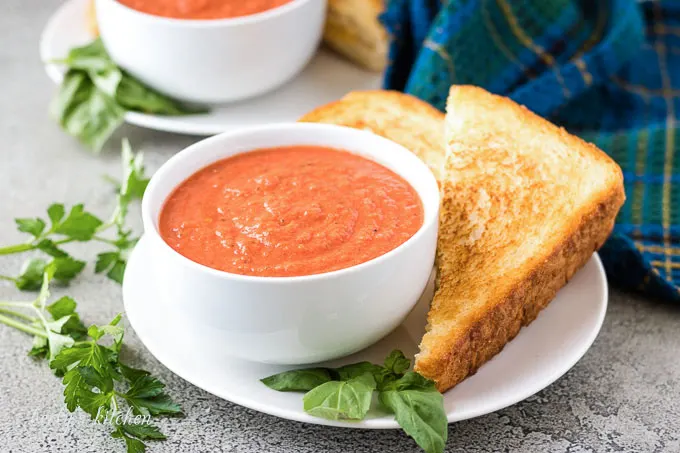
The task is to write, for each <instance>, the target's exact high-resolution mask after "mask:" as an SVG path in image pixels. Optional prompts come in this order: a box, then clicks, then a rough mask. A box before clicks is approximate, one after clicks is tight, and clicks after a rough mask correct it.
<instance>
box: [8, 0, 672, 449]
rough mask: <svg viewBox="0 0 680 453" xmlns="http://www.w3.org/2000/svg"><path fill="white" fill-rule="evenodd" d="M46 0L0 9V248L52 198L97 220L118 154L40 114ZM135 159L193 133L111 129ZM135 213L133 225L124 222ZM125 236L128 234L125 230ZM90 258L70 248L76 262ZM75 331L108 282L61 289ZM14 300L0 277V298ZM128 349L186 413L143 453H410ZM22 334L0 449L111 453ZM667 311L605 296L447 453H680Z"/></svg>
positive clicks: (152, 163)
mask: <svg viewBox="0 0 680 453" xmlns="http://www.w3.org/2000/svg"><path fill="white" fill-rule="evenodd" d="M59 3H60V2H59V1H56V0H40V1H37V0H33V1H26V0H3V1H2V6H0V43H2V47H1V48H0V87H2V90H1V92H2V102H0V137H1V138H2V146H1V147H0V193H2V197H1V198H0V243H2V244H6V243H13V242H16V241H18V240H19V239H20V236H19V234H18V233H17V232H16V231H15V228H14V223H13V221H12V219H13V218H14V217H28V216H34V215H37V214H39V213H41V212H44V209H45V207H46V206H47V205H48V204H49V203H51V202H53V201H63V202H66V203H69V204H70V203H76V202H84V203H85V204H86V205H87V206H88V207H89V208H90V209H91V210H93V211H94V212H96V213H99V214H101V215H106V213H108V212H109V210H110V209H111V203H112V197H111V192H110V188H109V186H107V185H106V184H104V183H103V182H102V178H101V177H102V175H105V174H111V175H117V174H118V169H119V157H118V152H117V146H115V145H111V147H110V148H108V149H106V150H105V151H104V152H103V154H102V155H101V156H93V155H90V154H88V153H87V152H85V151H84V150H83V149H82V148H81V147H80V146H79V145H78V144H77V143H76V142H75V141H74V140H72V139H71V138H69V137H67V136H66V135H65V134H63V133H62V132H61V131H60V130H59V128H58V127H57V125H56V124H54V123H53V122H52V121H51V120H50V119H49V118H48V115H47V104H48V102H49V99H50V97H51V96H52V94H53V92H54V86H53V85H52V83H51V82H50V81H49V80H48V79H47V77H46V75H45V73H44V71H43V69H42V65H41V63H40V61H39V56H38V39H39V35H40V32H41V30H42V28H43V26H44V25H45V22H46V21H47V18H48V17H49V15H50V14H51V13H52V12H53V11H54V10H55V9H56V8H57V6H58V5H59ZM122 136H128V137H129V138H130V140H131V141H132V143H133V145H134V146H135V148H137V149H142V150H144V152H145V155H146V159H147V166H148V168H149V170H154V169H155V168H157V167H158V166H159V165H160V164H162V163H163V162H164V161H165V160H166V159H168V158H169V157H170V156H171V155H172V154H173V153H175V152H177V151H178V150H180V149H181V148H183V147H185V146H186V145H188V144H190V143H192V142H193V141H194V140H195V138H193V137H187V136H179V135H171V134H164V133H157V132H152V131H147V130H143V129H139V128H134V127H124V128H123V129H122V130H121V131H119V132H118V133H117V135H116V137H114V140H112V141H111V143H112V144H115V143H119V139H120V138H121V137H122ZM132 217H133V218H136V217H137V216H132ZM135 226H136V228H139V227H140V225H139V223H137V224H136V225H135ZM96 251H97V250H94V249H92V248H91V247H90V246H87V245H82V246H80V247H79V248H76V249H75V253H78V254H79V255H81V256H92V255H93V254H94V253H96ZM20 262H21V258H19V257H2V258H1V259H0V273H2V274H7V273H10V274H12V273H16V271H17V269H18V267H19V266H20ZM64 291H68V294H70V295H72V296H73V297H74V298H75V299H76V300H78V301H79V302H80V310H81V312H82V314H83V317H84V319H85V321H86V322H89V323H102V322H106V321H107V320H109V319H110V318H111V317H112V316H113V315H115V314H116V313H118V312H121V311H122V310H123V306H122V301H121V291H120V287H119V286H117V285H116V284H115V283H112V282H110V281H108V280H106V278H104V277H100V276H95V275H93V273H92V271H91V269H88V270H86V272H85V273H84V275H83V277H81V278H79V280H78V281H77V283H75V284H73V285H72V286H71V287H70V288H68V289H67V290H63V289H59V290H57V291H55V293H56V294H57V295H59V294H63V293H64ZM21 297H22V295H21V294H20V293H19V292H18V291H17V290H15V289H14V288H13V287H12V286H10V285H9V284H7V283H2V282H0V300H8V299H15V300H18V299H19V298H21ZM127 343H128V344H129V348H128V354H129V355H130V356H131V358H132V360H133V361H134V362H135V363H136V364H137V365H139V366H142V367H144V368H147V369H149V370H150V371H152V372H153V373H157V374H158V375H159V376H160V377H161V379H162V380H163V381H164V382H166V383H167V385H168V388H169V391H170V393H171V394H172V395H173V396H174V397H175V398H176V399H177V400H178V401H179V402H180V403H181V404H182V406H183V408H184V411H185V412H186V417H185V418H183V419H167V420H164V421H161V422H160V425H161V427H162V429H163V431H164V432H165V433H166V434H167V435H168V440H167V441H166V442H162V443H150V448H149V451H151V452H208V451H210V452H212V451H215V452H217V451H229V452H232V451H233V452H244V453H248V452H265V451H266V452H310V453H311V452H314V453H318V452H348V451H351V452H379V451H380V452H383V451H384V452H407V451H413V452H416V451H418V449H417V447H416V446H415V444H414V443H413V442H412V441H411V440H410V439H409V438H407V436H406V435H404V434H403V433H401V432H399V431H362V430H347V429H337V428H327V427H320V426H311V425H304V424H301V423H296V422H290V421H287V420H281V419H278V418H275V417H272V416H268V415H263V414H259V413H257V412H254V411H251V410H248V409H244V408H241V407H239V406H235V405H233V404H231V403H228V402H226V401H223V400H220V399H218V398H216V397H213V396H212V395H209V394H208V393H206V392H204V391H202V390H199V389H197V388H196V387H194V386H192V385H190V384H188V383H186V382H184V381H183V380H182V379H180V378H178V377H176V376H174V375H173V374H172V373H170V372H169V371H168V370H166V369H165V368H164V367H163V366H162V365H161V364H160V363H158V362H157V361H156V360H155V359H154V358H153V357H152V356H151V355H150V354H149V353H148V352H147V351H146V350H145V349H144V347H143V346H142V344H141V343H140V342H139V340H138V339H137V338H136V336H135V334H134V332H132V331H131V330H130V332H128V335H127ZM29 347H30V338H28V336H26V335H24V334H22V333H20V332H17V331H14V330H13V329H9V328H6V327H5V326H0V370H1V371H0V376H2V377H1V378H0V439H1V440H0V451H3V452H54V451H61V452H76V451H77V452H112V451H114V452H117V451H121V452H122V451H123V448H122V447H121V446H120V445H119V444H118V442H116V441H112V440H111V439H110V438H109V437H108V433H107V431H106V429H104V427H102V426H99V425H94V424H92V423H91V422H90V421H89V419H88V418H87V416H85V415H84V414H82V413H76V414H70V413H68V412H67V411H66V410H65V407H64V404H63V402H62V396H61V392H62V385H61V383H60V382H59V380H58V379H57V378H55V377H54V376H53V375H52V374H51V373H50V372H49V370H48V369H47V367H46V365H45V364H44V363H41V362H35V361H33V360H31V359H29V358H27V357H26V353H27V351H28V349H29ZM678 351H680V307H672V306H668V305H663V304H659V303H657V302H653V301H650V300H646V299H645V298H644V297H640V296H636V295H628V294H623V293H620V292H618V291H616V290H612V291H611V298H610V304H609V309H608V313H607V317H606V319H605V322H604V327H603V328H602V332H601V333H600V336H599V337H598V339H597V340H596V341H595V344H594V345H593V347H592V348H591V349H590V351H589V352H588V353H587V354H586V355H585V357H584V358H583V359H582V360H581V361H580V362H579V363H578V364H577V365H576V366H575V367H574V368H573V369H572V370H571V371H569V372H568V373H567V374H566V375H565V376H564V377H562V378H561V379H559V380H558V381H557V382H555V383H554V384H553V385H551V386H550V387H548V388H547V389H545V390H543V391H542V392H540V393H538V394H537V395H535V396H533V397H531V398H529V399H527V400H526V401H523V402H521V403H519V404H516V405H514V406H512V407H510V408H507V409H505V410H502V411H499V412H497V413H494V414H491V415H487V416H483V417H479V418H477V419H474V420H469V421H464V422H460V423H455V424H452V425H450V426H449V442H448V447H447V451H451V452H454V451H455V452H497V451H513V452H527V453H529V452H531V453H534V452H573V453H576V452H579V453H585V452H620V451H626V452H680V398H679V397H678V395H679V394H680V360H678Z"/></svg>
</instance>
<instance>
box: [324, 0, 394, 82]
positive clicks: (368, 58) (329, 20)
mask: <svg viewBox="0 0 680 453" xmlns="http://www.w3.org/2000/svg"><path fill="white" fill-rule="evenodd" d="M384 9H385V5H384V1H383V0H329V2H328V12H327V17H326V25H325V28H324V35H323V39H324V42H325V43H326V44H327V45H328V46H329V47H331V48H332V49H333V50H335V51H337V52H339V53H340V54H342V55H344V56H345V57H347V58H349V59H350V60H352V61H353V62H355V63H357V64H359V65H361V66H363V67H364V68H366V69H370V70H372V71H376V72H380V71H382V70H383V69H384V68H385V65H386V64H387V47H388V34H387V31H386V30H385V28H384V27H383V26H382V24H381V23H380V21H379V20H378V16H379V15H380V13H381V12H382V11H383V10H384Z"/></svg>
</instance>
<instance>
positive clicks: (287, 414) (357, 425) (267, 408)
mask: <svg viewBox="0 0 680 453" xmlns="http://www.w3.org/2000/svg"><path fill="white" fill-rule="evenodd" d="M147 242H148V240H145V236H144V235H143V236H142V237H141V238H140V240H139V242H138V243H137V246H136V247H135V248H134V249H133V251H132V253H131V255H130V257H129V262H130V261H132V260H135V259H140V258H139V255H140V254H141V253H142V252H143V251H144V247H145V244H146V243H147ZM591 260H592V261H593V262H594V263H595V266H596V269H597V274H598V280H599V282H600V294H599V297H598V300H599V301H600V302H599V303H600V304H601V308H600V310H599V311H598V313H597V319H596V320H595V326H596V327H595V328H593V329H592V330H591V331H590V333H589V337H588V338H587V339H586V340H585V341H584V342H583V345H584V346H583V348H582V350H581V351H580V352H579V353H578V354H576V355H575V356H574V357H573V358H572V360H569V361H565V362H563V363H564V365H563V366H561V367H560V368H559V369H558V370H556V371H554V372H553V373H551V374H549V375H547V376H546V377H545V378H544V379H542V380H541V381H540V383H538V384H534V385H533V386H531V387H524V391H519V392H516V393H512V394H511V395H510V396H509V397H507V398H498V399H496V400H494V403H493V404H488V405H487V406H480V407H479V408H478V409H476V410H468V411H467V412H466V413H463V414H462V415H463V416H461V413H460V412H457V411H455V410H454V411H451V412H449V413H447V414H446V418H447V423H449V424H450V423H455V422H458V421H463V420H469V419H472V418H476V417H480V416H482V415H487V414H490V413H493V412H496V411H499V410H501V409H504V408H506V407H509V406H512V405H514V404H517V403H518V402H520V401H523V400H525V399H527V398H529V397H530V396H532V395H535V394H536V393H538V392H540V391H541V390H543V389H545V388H547V387H548V386H550V385H551V384H553V383H554V382H555V381H556V380H557V379H559V378H560V377H562V376H564V375H565V374H566V373H567V372H568V371H570V370H571V369H572V368H573V367H574V365H576V363H578V362H579V361H580V360H581V359H582V358H583V356H584V355H585V354H586V353H587V352H588V351H589V350H590V348H591V347H592V345H593V343H594V342H595V339H596V338H597V336H598V335H599V333H600V331H601V330H602V325H603V323H604V319H605V315H606V312H607V306H608V304H609V285H608V282H607V278H606V274H605V271H604V266H603V265H602V261H601V259H600V257H599V255H598V254H597V252H595V253H593V255H592V256H591V258H590V259H589V261H588V262H587V263H589V262H590V261H591ZM133 267H134V266H128V267H127V269H126V274H125V277H127V273H128V270H129V269H132V268H133ZM130 280H131V279H129V278H124V280H123V291H122V292H123V305H124V309H125V313H126V316H127V318H128V321H129V323H130V326H131V327H132V328H133V329H134V331H135V333H136V334H137V337H138V338H139V340H140V342H141V343H142V345H143V346H144V347H145V348H146V349H147V351H149V353H150V354H151V355H152V356H154V357H155V358H156V360H158V361H159V362H160V363H161V364H162V365H163V366H164V367H166V368H167V369H168V370H169V371H170V372H172V373H173V374H175V375H177V376H179V377H180V378H181V379H183V380H185V381H187V382H189V383H190V384H191V385H194V386H196V387H198V388H200V389H202V390H204V391H206V392H208V393H210V394H211V395H214V396H216V397H218V398H221V399H223V400H225V401H229V402H231V403H233V404H237V405H239V406H243V407H246V408H248V409H252V410H255V411H258V412H261V413H264V414H268V415H272V416H275V417H279V418H283V419H287V420H293V421H297V422H302V423H310V424H315V425H325V426H334V427H340V428H349V429H352V428H354V429H399V428H400V426H399V424H398V423H397V421H396V420H395V419H394V418H391V417H381V418H373V419H366V420H361V421H347V420H326V419H323V418H318V417H313V416H311V415H308V414H306V413H304V412H299V411H291V410H289V409H281V408H279V407H278V406H273V405H267V404H264V403H260V402H258V401H253V400H252V399H249V398H242V397H241V396H240V395H238V394H235V393H228V392H227V393H224V392H219V391H215V389H214V388H213V389H211V388H208V387H209V386H204V385H203V384H202V383H200V382H199V381H198V380H197V379H194V378H193V377H187V373H185V372H184V371H183V370H180V371H179V372H178V371H177V370H176V367H172V368H171V367H170V366H168V365H167V364H166V362H167V360H165V358H166V355H165V353H163V352H160V353H159V351H158V350H157V349H156V347H155V345H153V343H154V342H153V340H152V341H149V339H148V337H147V335H146V333H142V334H140V330H139V329H138V328H137V327H136V326H137V321H138V320H139V319H137V318H135V316H133V317H130V316H129V312H130V310H129V307H130V304H131V301H130V297H126V295H127V294H128V292H129V291H130V283H128V284H127V285H126V284H125V282H129V281H130ZM126 288H127V289H126ZM132 312H133V313H135V310H134V309H133V310H132ZM133 318H135V319H134V320H133ZM142 332H144V329H142ZM149 343H151V344H152V345H153V349H152V348H150V347H149ZM159 349H161V348H159ZM502 353H503V351H501V352H500V353H499V354H502ZM159 356H160V357H159Z"/></svg>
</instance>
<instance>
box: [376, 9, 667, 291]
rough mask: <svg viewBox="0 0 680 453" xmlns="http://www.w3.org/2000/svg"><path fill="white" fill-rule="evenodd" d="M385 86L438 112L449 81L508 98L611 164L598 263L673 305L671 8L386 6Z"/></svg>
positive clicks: (629, 285)
mask: <svg viewBox="0 0 680 453" xmlns="http://www.w3.org/2000/svg"><path fill="white" fill-rule="evenodd" d="M382 20H383V23H384V24H385V26H386V27H387V29H388V30H389V31H390V33H391V34H392V36H393V42H392V45H391V48H390V62H391V63H390V65H389V68H388V70H387V71H386V73H385V82H384V85H385V87H386V88H389V89H397V90H402V91H405V92H407V93H410V94H413V95H415V96H417V97H419V98H421V99H423V100H425V101H427V102H429V103H431V104H433V105H434V106H436V107H438V108H440V109H444V106H445V101H446V96H447V94H448V89H449V86H450V85H451V84H473V85H478V86H482V87H484V88H486V89H487V90H489V91H492V92H494V93H499V94H503V95H506V96H509V97H511V98H512V99H514V100H515V101H517V102H519V103H521V104H524V105H526V106H527V107H528V108H530V109H531V110H533V111H534V112H536V113H538V114H539V115H542V116H544V117H546V118H549V119H550V120H552V121H553V122H555V123H557V124H560V125H562V126H564V127H565V128H567V129H568V130H569V131H571V132H573V133H575V134H578V135H580V136H582V137H584V138H585V139H586V140H588V141H591V142H593V143H595V144H596V145H597V146H599V147H600V148H601V149H603V150H604V151H606V152H607V153H608V154H609V155H610V156H612V158H614V159H615V160H616V161H617V162H618V163H619V165H620V166H621V168H622V170H623V174H624V181H625V190H626V197H627V201H626V204H625V205H624V206H623V208H622V209H621V212H620V213H619V216H618V218H617V223H616V227H615V229H614V233H613V234H612V236H611V237H610V239H609V241H608V242H607V243H606V244H605V246H604V247H603V248H602V250H601V252H600V254H601V256H602V259H603V261H604V264H605V268H606V269H607V273H608V275H609V278H610V280H611V281H612V282H613V283H615V284H617V285H618V286H620V287H623V288H626V289H634V290H640V291H644V292H646V293H647V294H650V295H653V296H656V297H659V298H661V299H664V300H672V301H675V302H680V289H679V286H680V153H679V152H678V150H679V149H680V136H678V135H679V134H678V132H679V131H678V128H677V119H678V116H679V115H680V2H675V1H671V0H666V1H650V2H645V3H637V2H635V1H634V0H600V1H597V0H526V1H520V0H449V1H440V0H391V1H388V5H387V8H386V11H385V13H384V14H383V16H382Z"/></svg>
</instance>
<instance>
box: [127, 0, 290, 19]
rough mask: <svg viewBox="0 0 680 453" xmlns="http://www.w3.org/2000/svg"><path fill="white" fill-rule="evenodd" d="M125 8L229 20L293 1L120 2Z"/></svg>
mask: <svg viewBox="0 0 680 453" xmlns="http://www.w3.org/2000/svg"><path fill="white" fill-rule="evenodd" d="M118 1H119V2H120V3H122V4H123V5H125V6H128V7H130V8H132V9H136V10H137V11H141V12H143V13H147V14H153V15H154V16H163V17H172V18H174V19H204V20H205V19H229V18H233V17H241V16H249V15H251V14H257V13H262V12H264V11H267V10H270V9H274V8H277V7H279V6H282V5H285V4H286V3H289V2H291V1H292V0H118Z"/></svg>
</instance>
